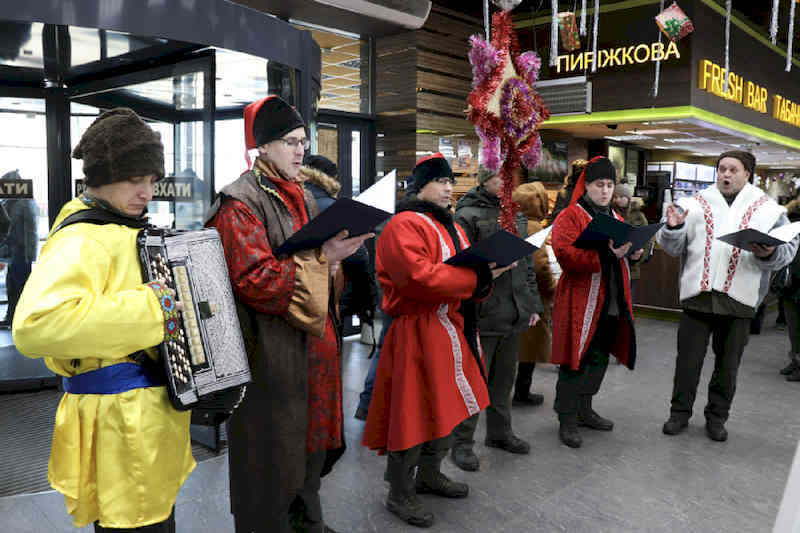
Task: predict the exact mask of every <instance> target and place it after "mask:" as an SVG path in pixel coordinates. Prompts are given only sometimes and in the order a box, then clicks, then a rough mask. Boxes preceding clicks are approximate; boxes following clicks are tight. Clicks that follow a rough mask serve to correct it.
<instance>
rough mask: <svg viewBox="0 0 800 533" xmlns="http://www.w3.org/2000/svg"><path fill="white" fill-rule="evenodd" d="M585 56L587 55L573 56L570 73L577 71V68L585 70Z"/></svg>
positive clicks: (570, 62)
mask: <svg viewBox="0 0 800 533" xmlns="http://www.w3.org/2000/svg"><path fill="white" fill-rule="evenodd" d="M584 55H585V54H577V55H573V56H572V58H571V59H570V61H569V70H570V71H572V70H575V69H576V68H579V69H581V70H583V56H584Z"/></svg>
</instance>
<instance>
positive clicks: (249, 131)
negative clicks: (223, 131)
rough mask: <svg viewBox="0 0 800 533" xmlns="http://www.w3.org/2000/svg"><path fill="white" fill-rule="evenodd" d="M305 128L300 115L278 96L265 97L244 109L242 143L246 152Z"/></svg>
mask: <svg viewBox="0 0 800 533" xmlns="http://www.w3.org/2000/svg"><path fill="white" fill-rule="evenodd" d="M305 126H306V124H305V122H304V121H303V117H301V116H300V113H298V112H297V110H296V109H295V108H294V107H292V106H290V105H289V104H287V103H286V102H285V101H284V100H282V99H281V98H280V97H279V96H275V95H270V96H267V97H266V98H262V99H261V100H258V101H257V102H253V103H252V104H249V105H248V106H247V107H245V108H244V141H245V145H246V147H247V149H248V150H253V149H255V148H258V147H259V146H262V145H264V144H267V143H268V142H270V141H274V140H276V139H280V138H281V137H283V136H284V135H286V134H287V133H289V132H290V131H292V130H295V129H297V128H305Z"/></svg>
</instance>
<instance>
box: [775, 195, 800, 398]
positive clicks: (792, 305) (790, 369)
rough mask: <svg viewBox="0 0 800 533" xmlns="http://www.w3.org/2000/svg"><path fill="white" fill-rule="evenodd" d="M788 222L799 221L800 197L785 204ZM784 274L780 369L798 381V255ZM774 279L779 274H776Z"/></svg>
mask: <svg viewBox="0 0 800 533" xmlns="http://www.w3.org/2000/svg"><path fill="white" fill-rule="evenodd" d="M786 216H787V218H788V219H789V222H798V221H800V196H799V197H798V198H795V199H794V200H792V201H791V202H789V203H788V204H786ZM784 268H786V269H788V272H786V273H785V281H784V286H782V287H778V291H777V292H778V296H779V298H780V303H781V304H782V305H783V310H784V316H785V319H786V326H787V327H786V333H787V335H788V337H789V364H788V365H786V366H785V367H784V368H782V369H781V375H783V376H786V380H787V381H795V382H797V381H800V254H795V256H794V259H793V260H792V263H791V264H790V265H789V266H788V267H784ZM775 275H776V277H779V276H780V275H781V272H780V271H779V272H776V274H775Z"/></svg>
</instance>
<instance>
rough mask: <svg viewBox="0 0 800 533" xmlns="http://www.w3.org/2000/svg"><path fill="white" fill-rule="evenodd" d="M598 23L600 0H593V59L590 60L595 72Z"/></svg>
mask: <svg viewBox="0 0 800 533" xmlns="http://www.w3.org/2000/svg"><path fill="white" fill-rule="evenodd" d="M599 23H600V0H594V36H593V41H594V42H593V44H592V52H594V55H593V56H592V57H594V61H592V72H597V26H598V24H599Z"/></svg>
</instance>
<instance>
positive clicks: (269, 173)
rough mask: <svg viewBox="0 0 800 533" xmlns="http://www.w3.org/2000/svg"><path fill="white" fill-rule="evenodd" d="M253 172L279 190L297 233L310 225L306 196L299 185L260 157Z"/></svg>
mask: <svg viewBox="0 0 800 533" xmlns="http://www.w3.org/2000/svg"><path fill="white" fill-rule="evenodd" d="M253 170H255V171H256V174H261V175H263V176H264V177H266V178H267V179H268V180H269V181H270V182H271V183H272V184H273V185H274V186H275V188H276V189H278V194H279V195H280V197H281V199H282V200H283V202H284V203H285V204H286V207H287V208H288V209H289V213H291V215H292V219H293V220H294V230H295V231H297V230H299V229H300V228H302V227H303V226H305V225H306V224H308V212H307V211H306V202H305V194H304V192H303V187H302V186H301V185H300V184H299V183H296V182H294V181H290V180H288V179H286V178H285V177H284V176H283V174H282V173H281V172H280V171H279V170H278V169H277V168H276V167H275V165H273V164H272V163H270V162H269V161H265V160H263V159H262V158H260V157H259V158H258V159H256V164H255V166H254V168H253Z"/></svg>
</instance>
